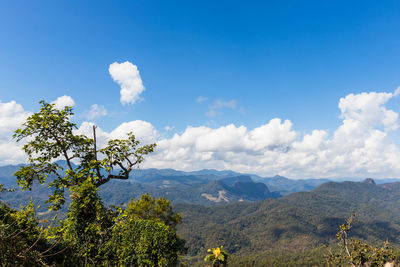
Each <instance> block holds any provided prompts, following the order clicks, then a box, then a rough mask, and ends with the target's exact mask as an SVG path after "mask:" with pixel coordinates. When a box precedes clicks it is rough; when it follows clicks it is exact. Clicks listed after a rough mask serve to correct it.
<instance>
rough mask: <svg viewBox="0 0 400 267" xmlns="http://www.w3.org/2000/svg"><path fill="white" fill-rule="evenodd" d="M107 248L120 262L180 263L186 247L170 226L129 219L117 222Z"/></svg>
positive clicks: (113, 257) (117, 262) (169, 264)
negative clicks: (181, 254)
mask: <svg viewBox="0 0 400 267" xmlns="http://www.w3.org/2000/svg"><path fill="white" fill-rule="evenodd" d="M107 251H108V253H109V258H110V259H111V261H112V262H113V263H114V264H115V265H119V266H176V264H177V261H178V256H179V254H180V253H183V252H185V248H184V243H183V241H182V240H181V239H180V238H179V237H178V236H177V234H176V233H175V231H174V230H173V229H171V228H170V227H169V226H167V225H165V224H163V223H160V222H156V221H151V220H139V219H128V220H123V221H121V222H119V223H117V224H116V225H115V226H114V230H113V235H112V238H111V240H110V242H109V243H108V249H107Z"/></svg>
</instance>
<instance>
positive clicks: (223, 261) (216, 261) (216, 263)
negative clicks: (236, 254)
mask: <svg viewBox="0 0 400 267" xmlns="http://www.w3.org/2000/svg"><path fill="white" fill-rule="evenodd" d="M207 252H211V253H210V254H208V255H207V256H206V257H205V258H204V261H205V262H211V264H212V266H213V267H220V266H226V265H227V264H228V253H227V252H226V251H225V250H223V246H221V247H217V248H212V249H208V250H207Z"/></svg>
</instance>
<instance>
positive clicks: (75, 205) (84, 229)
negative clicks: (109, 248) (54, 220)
mask: <svg viewBox="0 0 400 267" xmlns="http://www.w3.org/2000/svg"><path fill="white" fill-rule="evenodd" d="M71 193H72V195H71V198H72V203H71V205H70V207H69V209H68V213H67V219H66V220H65V221H64V222H63V223H62V225H61V226H60V227H57V228H55V229H54V231H53V232H54V233H55V235H56V236H60V237H61V238H62V240H63V241H64V242H65V243H66V244H67V245H68V246H69V247H70V248H71V249H72V250H73V252H74V253H73V254H74V255H73V256H74V258H75V261H76V263H79V264H80V265H85V266H87V265H96V264H100V263H101V262H102V261H103V257H102V254H101V253H100V252H101V249H102V246H103V245H104V243H105V242H107V241H108V239H109V238H110V236H111V228H112V225H113V223H114V217H115V214H114V213H113V212H112V211H111V210H106V208H105V207H104V205H103V203H102V202H101V199H100V197H99V196H98V194H97V187H96V186H95V185H93V184H92V183H91V180H90V179H88V180H87V181H86V182H84V183H81V184H80V185H79V186H78V185H77V186H74V187H71Z"/></svg>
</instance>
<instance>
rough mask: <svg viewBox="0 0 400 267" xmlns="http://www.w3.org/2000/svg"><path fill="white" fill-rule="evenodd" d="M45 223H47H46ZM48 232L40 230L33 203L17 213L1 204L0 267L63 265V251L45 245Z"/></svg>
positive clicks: (57, 241)
mask: <svg viewBox="0 0 400 267" xmlns="http://www.w3.org/2000/svg"><path fill="white" fill-rule="evenodd" d="M45 222H46V221H45ZM48 232H49V228H43V226H39V221H38V220H37V217H36V214H35V208H34V206H33V203H32V201H30V202H29V203H28V205H27V206H25V207H22V206H21V209H20V210H15V209H12V208H10V207H8V205H5V204H4V203H2V202H0V265H1V266H50V265H53V264H55V263H59V264H62V263H63V262H64V261H63V259H62V258H63V257H62V256H61V253H64V254H66V253H67V251H66V248H65V247H63V246H62V244H60V242H59V240H56V241H55V242H48V240H47V236H48Z"/></svg>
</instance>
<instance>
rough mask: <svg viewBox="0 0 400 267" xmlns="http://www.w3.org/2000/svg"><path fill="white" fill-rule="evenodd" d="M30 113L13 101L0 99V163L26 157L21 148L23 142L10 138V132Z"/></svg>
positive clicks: (8, 162) (19, 125)
mask: <svg viewBox="0 0 400 267" xmlns="http://www.w3.org/2000/svg"><path fill="white" fill-rule="evenodd" d="M31 114H32V113H31V112H28V111H25V110H24V108H23V107H22V105H21V104H18V103H17V102H15V101H10V102H5V103H3V102H1V101H0V164H15V163H20V162H24V161H25V159H26V157H25V154H24V153H23V152H22V149H21V147H22V145H23V144H21V143H16V142H15V141H14V140H13V139H12V134H13V133H14V131H15V130H16V129H18V128H20V127H21V126H22V124H23V123H24V122H25V120H26V118H27V117H28V116H30V115H31Z"/></svg>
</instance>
